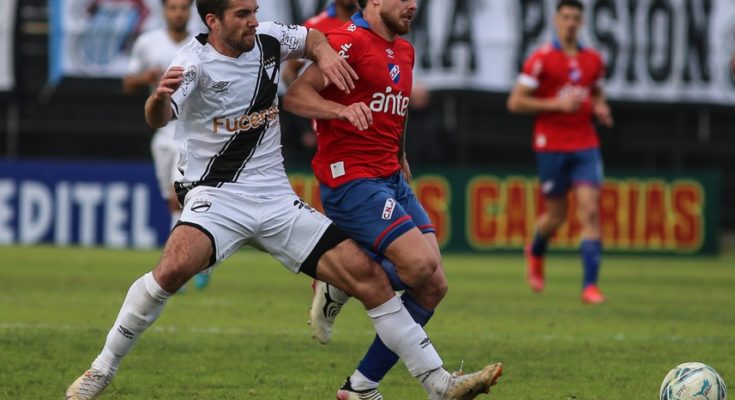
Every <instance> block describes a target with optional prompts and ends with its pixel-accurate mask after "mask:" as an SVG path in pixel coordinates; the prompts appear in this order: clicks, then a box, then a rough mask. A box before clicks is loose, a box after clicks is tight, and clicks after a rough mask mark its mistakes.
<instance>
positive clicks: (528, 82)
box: [518, 74, 538, 89]
mask: <svg viewBox="0 0 735 400" xmlns="http://www.w3.org/2000/svg"><path fill="white" fill-rule="evenodd" d="M518 83H520V84H521V85H523V86H526V87H528V88H531V89H537V88H538V79H536V78H534V77H533V76H531V75H528V74H521V75H520V76H519V77H518Z"/></svg>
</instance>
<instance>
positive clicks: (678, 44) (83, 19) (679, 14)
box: [52, 0, 735, 104]
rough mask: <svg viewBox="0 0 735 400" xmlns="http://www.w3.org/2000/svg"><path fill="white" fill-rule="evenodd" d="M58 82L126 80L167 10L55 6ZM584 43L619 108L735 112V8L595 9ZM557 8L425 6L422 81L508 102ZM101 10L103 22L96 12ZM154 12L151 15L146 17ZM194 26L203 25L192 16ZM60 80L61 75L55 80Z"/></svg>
mask: <svg viewBox="0 0 735 400" xmlns="http://www.w3.org/2000/svg"><path fill="white" fill-rule="evenodd" d="M325 2H326V1H325V0H260V1H259V5H260V11H259V13H258V16H259V18H260V20H262V21H266V20H279V21H282V22H288V23H294V22H300V21H303V19H304V18H306V17H308V16H310V15H312V14H314V13H315V12H316V11H318V10H319V9H321V8H323V7H324V4H325ZM52 3H56V4H57V6H58V7H57V8H58V11H59V12H58V13H57V14H55V15H59V16H63V18H62V17H60V21H59V23H58V24H57V26H60V30H59V31H58V33H60V35H59V37H57V38H55V39H54V41H58V44H59V46H52V47H56V48H58V49H60V51H59V52H58V53H57V54H56V56H55V57H53V58H55V59H57V60H59V62H58V63H57V66H58V68H56V69H53V68H52V70H54V71H56V72H55V73H56V75H57V76H61V75H76V76H120V75H122V71H123V70H124V68H123V66H124V65H125V57H126V54H127V48H128V47H129V45H130V42H131V41H132V39H133V38H134V37H135V35H136V34H137V32H138V31H140V30H144V29H147V28H149V27H152V26H158V25H160V24H161V17H160V14H159V13H160V1H159V0H52ZM584 3H585V5H586V11H585V15H586V20H585V29H584V31H583V32H582V41H583V43H585V44H586V45H590V46H592V47H594V48H596V49H598V50H599V51H600V52H601V53H602V54H603V56H604V58H605V60H606V62H607V67H608V79H607V83H606V87H607V91H608V94H609V96H610V97H611V98H613V99H618V100H633V101H656V102H706V103H725V104H728V103H735V77H733V76H732V74H731V72H730V70H729V67H728V66H729V59H730V55H731V54H732V52H733V50H734V46H733V42H734V41H735V37H734V35H735V2H734V1H732V0H666V1H663V0H587V1H585V2H584ZM555 4H556V0H454V1H451V0H422V1H421V2H420V4H419V6H420V8H419V13H418V14H417V18H416V20H415V21H414V24H413V32H412V33H411V34H410V35H409V36H408V38H409V39H410V40H411V41H412V42H413V43H414V45H415V47H416V51H417V58H416V77H417V80H418V81H421V82H423V83H425V84H426V85H428V86H429V87H431V88H433V89H459V90H484V91H492V92H503V93H504V92H508V91H509V90H510V88H511V87H512V86H513V84H514V82H515V79H516V76H517V71H518V68H519V65H520V63H521V62H522V60H523V59H524V58H525V57H526V56H527V55H528V54H529V53H530V52H531V51H532V50H533V49H534V48H536V47H537V46H539V45H541V44H542V43H544V42H545V41H548V40H549V39H550V38H551V37H552V35H553V26H552V20H553V16H554V11H555V10H554V7H555ZM90 10H94V12H92V11H90ZM144 10H145V11H144ZM192 19H193V20H194V19H197V18H196V13H193V15H192ZM52 73H53V72H52Z"/></svg>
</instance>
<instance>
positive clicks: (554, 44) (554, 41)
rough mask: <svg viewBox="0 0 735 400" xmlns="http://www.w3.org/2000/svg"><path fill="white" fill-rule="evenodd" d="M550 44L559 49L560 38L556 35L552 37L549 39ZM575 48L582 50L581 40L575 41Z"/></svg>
mask: <svg viewBox="0 0 735 400" xmlns="http://www.w3.org/2000/svg"><path fill="white" fill-rule="evenodd" d="M551 45H552V46H553V47H554V49H555V50H561V49H562V47H561V40H559V38H558V37H554V39H552V40H551ZM577 50H579V51H582V50H584V46H583V45H582V42H579V41H578V42H577Z"/></svg>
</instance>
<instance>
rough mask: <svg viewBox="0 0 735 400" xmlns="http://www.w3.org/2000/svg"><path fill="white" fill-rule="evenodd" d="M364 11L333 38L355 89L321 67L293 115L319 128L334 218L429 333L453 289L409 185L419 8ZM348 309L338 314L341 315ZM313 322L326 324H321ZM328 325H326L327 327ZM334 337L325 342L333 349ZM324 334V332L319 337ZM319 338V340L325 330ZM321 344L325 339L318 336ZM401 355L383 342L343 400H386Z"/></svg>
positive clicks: (394, 0)
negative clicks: (384, 387) (408, 135)
mask: <svg viewBox="0 0 735 400" xmlns="http://www.w3.org/2000/svg"><path fill="white" fill-rule="evenodd" d="M358 3H359V4H360V7H361V8H362V12H359V13H357V14H355V15H354V16H353V17H352V20H351V21H350V22H348V23H347V24H345V25H344V26H342V27H340V28H338V29H335V30H332V31H331V32H329V33H328V34H327V39H328V41H329V43H330V44H331V45H332V47H333V48H334V49H335V50H336V51H337V52H338V53H339V54H340V55H341V56H342V57H343V58H344V59H345V60H346V61H347V62H348V63H349V64H350V65H351V66H352V68H353V69H354V70H355V71H356V72H357V74H358V76H359V80H358V81H357V82H356V84H355V88H354V90H352V91H351V92H349V93H342V94H340V93H339V92H338V91H336V90H335V88H334V87H333V86H329V85H327V84H325V80H324V78H323V77H322V74H321V73H320V72H319V70H318V69H316V68H315V67H313V66H311V67H309V68H308V69H307V70H306V71H305V72H304V74H303V75H302V76H301V77H299V78H298V79H297V80H296V81H295V82H294V83H293V84H292V85H291V87H290V89H289V91H288V93H287V94H286V97H285V99H284V108H285V109H287V110H288V111H291V112H293V113H295V114H298V115H301V116H303V117H306V118H314V119H316V120H317V130H316V131H317V153H316V155H315V157H314V159H313V161H312V167H313V169H314V174H315V175H316V177H317V179H318V180H319V182H320V190H321V196H322V205H323V206H324V210H325V212H326V214H327V215H328V216H330V218H331V219H332V220H333V221H334V222H335V223H336V224H337V226H339V227H340V228H341V229H342V230H344V231H345V232H346V233H347V234H348V235H350V236H351V237H352V238H354V239H355V240H357V241H358V243H360V244H361V245H362V247H363V248H364V249H365V250H366V251H368V252H370V253H372V255H373V257H374V258H375V259H377V260H379V261H382V266H383V267H384V269H385V270H386V272H387V273H388V275H389V277H390V279H391V282H392V283H393V284H394V288H402V289H406V291H405V292H404V294H403V296H402V300H403V303H404V305H406V308H407V309H408V310H409V312H410V313H411V315H412V316H413V318H414V320H415V321H416V322H418V323H419V324H421V325H424V324H426V322H427V321H428V320H429V318H431V316H432V315H433V312H434V309H435V307H436V306H437V305H438V304H439V302H440V301H441V300H442V298H443V297H444V295H445V293H446V291H447V281H446V278H445V275H444V270H443V267H442V265H441V255H440V252H439V246H438V243H437V240H436V235H435V229H434V227H433V225H432V224H431V220H430V219H429V217H428V215H427V214H426V212H425V211H424V209H423V207H422V206H421V204H420V203H419V202H418V200H417V199H416V197H415V196H414V194H413V192H412V191H411V188H410V187H409V185H408V182H407V179H408V178H409V177H410V171H409V168H408V162H407V161H406V156H405V152H404V148H405V146H404V143H405V142H404V140H405V135H404V134H403V133H404V127H405V123H406V117H407V111H408V104H409V96H410V95H411V89H412V84H413V64H414V49H413V46H412V45H411V44H410V43H409V42H408V41H406V40H404V39H402V38H401V37H400V35H403V34H406V33H408V32H409V30H410V24H411V21H412V19H413V17H414V14H415V12H416V8H417V4H416V1H415V0H359V1H358ZM334 293H335V291H332V290H331V289H330V287H329V286H327V290H325V291H323V292H321V294H322V296H320V295H319V294H320V292H318V293H317V296H316V297H315V300H319V299H320V298H321V299H326V301H325V302H322V303H321V304H322V305H323V307H314V304H316V303H312V311H320V308H321V309H322V310H323V314H324V315H323V320H327V322H328V324H329V323H331V321H332V320H333V314H334V311H333V310H334V307H332V306H333V305H334V303H336V302H335V301H333V300H334V298H333V294H334ZM339 306H340V305H338V306H337V308H336V310H338V309H339V308H338V307H339ZM311 321H312V324H314V323H321V322H320V321H319V320H317V319H315V318H313V317H312V318H311ZM322 322H324V321H322ZM329 329H331V325H329V327H328V328H327V329H326V332H325V333H326V335H325V336H326V337H324V338H321V339H320V338H319V337H317V339H319V340H320V341H322V342H324V341H325V340H322V339H327V340H328V333H329ZM315 332H316V331H315ZM316 333H318V332H316ZM315 336H316V335H315ZM397 360H398V357H397V356H396V355H395V354H394V353H393V352H391V351H390V350H388V349H387V348H386V347H385V345H384V344H383V343H382V341H381V340H380V338H379V337H376V338H375V340H374V342H373V344H372V346H371V347H370V349H369V350H368V353H367V354H366V355H365V357H364V358H363V360H362V361H361V362H360V365H359V366H358V368H357V369H356V370H355V372H354V373H353V374H352V375H351V376H350V377H348V378H347V380H346V381H345V383H344V385H343V386H342V388H340V390H339V391H338V392H337V399H339V400H356V399H371V400H379V399H382V398H383V397H382V396H381V395H380V393H379V392H378V390H377V387H378V383H379V382H380V380H381V379H382V378H383V377H384V376H385V374H386V373H387V372H388V371H389V370H390V368H391V367H392V366H393V365H394V364H395V363H396V361H397ZM501 371H502V365H501V364H492V365H488V366H486V367H485V368H484V369H483V370H481V371H479V372H476V373H473V374H469V375H464V376H469V377H471V378H470V380H471V382H468V383H467V385H465V388H464V389H461V390H460V389H459V388H458V389H457V390H453V389H450V390H449V391H448V392H447V393H446V394H445V395H439V394H437V393H435V392H430V394H429V398H430V399H472V398H475V397H476V396H477V395H479V394H480V393H483V392H484V393H487V392H488V391H489V389H490V386H491V385H493V384H494V383H495V382H496V380H497V379H498V377H499V376H500V373H501Z"/></svg>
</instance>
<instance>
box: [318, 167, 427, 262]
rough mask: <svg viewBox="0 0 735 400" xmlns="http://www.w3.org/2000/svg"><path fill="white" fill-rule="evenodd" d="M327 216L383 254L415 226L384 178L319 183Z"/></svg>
mask: <svg viewBox="0 0 735 400" xmlns="http://www.w3.org/2000/svg"><path fill="white" fill-rule="evenodd" d="M321 191H322V205H323V206H324V211H325V212H326V214H327V216H328V217H329V218H330V219H332V220H333V221H334V223H335V224H337V226H339V227H340V229H342V230H344V231H345V232H346V233H347V234H348V235H349V236H350V237H351V238H353V239H355V240H356V241H357V242H358V243H359V244H360V245H361V246H363V247H365V248H366V249H369V250H370V251H372V252H374V253H376V254H378V255H383V254H384V252H385V250H386V249H387V248H388V246H389V245H390V244H391V243H392V242H393V241H394V240H395V239H396V238H398V237H399V236H401V235H403V234H404V233H406V232H408V231H409V230H411V229H416V225H415V224H414V222H413V219H412V218H411V216H410V215H409V214H408V212H406V210H405V209H404V208H403V207H402V206H401V204H400V203H399V202H398V201H397V199H396V194H395V191H394V189H393V188H391V187H390V185H389V184H388V183H387V182H385V181H384V180H374V179H361V180H357V181H353V182H350V183H348V184H345V185H343V186H341V187H339V188H336V189H332V188H328V187H326V186H324V185H322V186H321Z"/></svg>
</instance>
